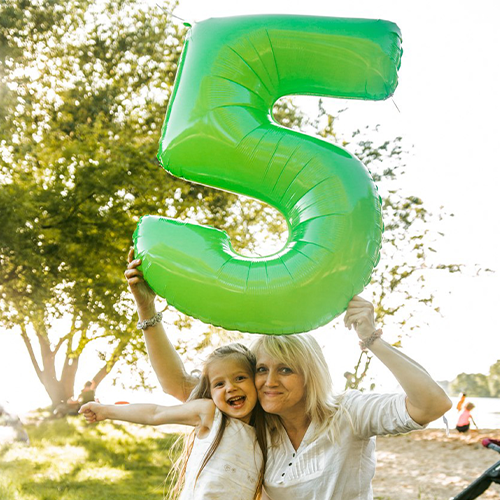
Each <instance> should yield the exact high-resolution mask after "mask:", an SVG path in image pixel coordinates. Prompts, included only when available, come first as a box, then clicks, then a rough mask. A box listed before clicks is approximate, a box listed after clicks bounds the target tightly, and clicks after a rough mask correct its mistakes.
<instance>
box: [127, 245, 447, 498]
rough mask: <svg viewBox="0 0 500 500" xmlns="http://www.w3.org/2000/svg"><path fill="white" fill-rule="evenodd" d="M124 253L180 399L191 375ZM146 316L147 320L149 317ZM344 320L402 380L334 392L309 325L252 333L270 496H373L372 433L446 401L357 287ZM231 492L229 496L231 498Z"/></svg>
mask: <svg viewBox="0 0 500 500" xmlns="http://www.w3.org/2000/svg"><path fill="white" fill-rule="evenodd" d="M139 265H140V260H134V258H133V252H132V251H131V252H130V254H129V265H128V269H127V271H126V272H125V276H126V278H127V280H128V283H129V286H130V290H131V291H132V294H133V296H134V298H135V301H136V304H137V311H138V314H139V320H140V321H141V322H143V321H146V323H142V324H145V325H147V327H146V328H144V336H145V339H146V344H147V347H148V352H149V356H150V360H151V363H152V365H153V368H154V370H155V372H156V374H157V376H158V379H159V381H160V383H161V385H162V387H163V390H164V391H165V392H166V393H168V394H171V395H173V396H175V397H176V398H178V399H180V400H181V401H185V400H186V399H187V398H188V397H189V394H190V392H191V390H192V388H193V386H194V382H195V379H193V377H191V376H190V375H189V374H188V373H187V372H186V370H185V368H184V366H183V363H182V361H181V359H180V357H179V356H178V355H177V352H176V351H175V349H174V347H173V345H172V344H171V343H170V341H169V340H168V338H167V336H166V333H165V330H164V328H163V326H162V324H161V321H155V320H152V321H150V320H151V318H156V319H157V318H158V316H157V313H156V310H155V306H154V293H153V292H152V290H151V289H150V288H149V287H148V286H147V284H146V283H145V281H144V279H143V276H142V273H141V272H140V271H139V270H138V269H137V267H138V266H139ZM148 321H149V322H148ZM344 322H345V325H346V327H347V328H349V329H352V328H354V330H355V331H356V333H357V335H358V337H359V340H360V344H361V347H362V348H363V349H369V350H370V351H371V352H372V353H373V354H374V355H375V356H376V357H377V358H378V359H379V360H380V361H381V362H382V363H384V364H385V366H387V368H388V369H389V370H390V371H391V372H392V373H393V374H394V376H395V378H396V379H397V380H398V382H399V383H400V385H401V387H402V388H403V391H404V393H402V394H372V393H368V394H363V393H360V392H358V391H350V392H347V393H345V394H343V395H334V394H333V393H332V389H331V388H332V382H331V378H330V375H329V372H328V368H327V364H326V360H325V358H324V356H323V353H322V352H321V349H320V347H319V346H318V344H317V342H316V341H315V340H314V338H313V337H312V336H310V335H291V336H281V337H271V336H262V337H258V338H257V340H256V342H255V343H254V345H253V347H252V350H253V351H254V353H255V355H256V358H257V366H256V375H255V385H256V388H257V393H258V398H259V401H260V404H261V406H262V408H263V409H264V411H265V412H267V414H268V415H267V417H266V420H267V422H268V427H269V429H268V435H269V439H268V449H267V466H266V471H265V476H264V489H265V493H266V494H267V496H268V498H270V499H272V500H290V499H292V498H293V499H294V500H302V499H304V500H305V499H307V500H354V499H356V500H370V499H372V498H373V493H372V487H371V480H372V478H373V476H374V473H375V440H374V437H375V436H377V435H383V434H397V433H401V432H409V431H412V430H416V429H421V428H423V427H424V426H425V425H427V424H428V423H430V422H432V421H433V420H436V419H438V418H439V417H441V416H442V415H444V413H446V411H448V410H449V409H450V408H451V401H450V399H449V398H448V397H447V395H446V394H445V393H444V391H443V390H442V389H441V387H440V386H439V385H438V384H437V383H436V382H435V381H434V380H433V379H432V378H431V376H430V375H429V374H428V373H427V371H425V370H424V369H423V368H422V367H421V366H420V365H419V364H418V363H416V362H415V361H413V360H412V359H410V358H408V357H407V356H406V355H404V354H403V353H402V352H401V351H400V350H398V349H395V348H393V347H392V346H391V345H389V344H388V343H387V342H385V341H384V340H383V339H382V338H381V331H380V330H377V329H376V327H375V320H374V310H373V306H372V304H371V303H369V302H367V301H366V300H364V299H362V298H361V297H354V298H353V299H352V301H351V302H350V303H349V306H348V309H347V311H346V314H345V317H344ZM237 498H238V497H237V495H236V496H235V497H234V500H236V499H237Z"/></svg>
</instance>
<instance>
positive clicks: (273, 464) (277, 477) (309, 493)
mask: <svg viewBox="0 0 500 500" xmlns="http://www.w3.org/2000/svg"><path fill="white" fill-rule="evenodd" d="M405 400H406V395H405V394H373V393H369V394H364V393H361V392H359V391H349V392H347V393H346V394H345V396H344V399H343V404H344V406H345V407H346V409H347V411H348V413H349V415H350V417H351V419H352V423H353V427H354V429H353V428H352V427H351V424H350V423H349V419H348V418H347V416H346V415H343V416H342V417H341V418H340V419H339V435H338V438H337V439H336V442H335V444H332V443H331V441H330V440H329V439H328V436H327V435H326V433H325V434H322V435H321V436H319V438H318V439H316V440H315V441H312V442H311V437H312V435H314V429H315V425H314V423H311V425H309V428H308V430H307V432H306V434H305V436H304V439H303V440H302V443H301V444H300V446H299V449H298V450H297V451H295V449H294V448H293V446H292V443H291V442H290V440H289V439H288V436H286V437H285V440H284V442H283V443H282V444H281V445H280V446H279V447H278V448H270V449H269V450H268V460H267V466H266V473H265V491H266V494H267V496H268V497H269V498H270V499H271V500H291V499H293V500H371V499H373V492H372V486H371V481H372V479H373V476H374V475H375V463H376V461H375V437H374V436H376V435H383V434H400V433H404V432H409V431H412V430H417V429H423V426H421V425H419V424H417V423H416V422H415V421H414V420H412V418H411V417H410V415H409V414H408V411H407V410H406V401H405ZM264 498H265V497H264Z"/></svg>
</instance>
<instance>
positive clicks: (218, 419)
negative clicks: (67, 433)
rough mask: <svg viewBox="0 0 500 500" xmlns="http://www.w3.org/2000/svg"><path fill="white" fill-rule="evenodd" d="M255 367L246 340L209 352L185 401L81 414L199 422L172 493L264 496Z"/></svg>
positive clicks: (245, 499) (249, 499)
mask: <svg viewBox="0 0 500 500" xmlns="http://www.w3.org/2000/svg"><path fill="white" fill-rule="evenodd" d="M255 368H256V359H255V355H254V354H253V353H252V352H250V350H249V349H247V348H246V347H245V346H243V345H242V344H230V345H226V346H223V347H220V348H219V349H216V350H215V351H214V352H213V353H212V354H211V355H210V356H209V358H208V360H207V361H206V363H205V365H204V367H203V371H202V373H201V376H200V378H199V379H198V384H197V385H196V387H195V388H194V390H193V392H192V393H191V395H190V398H189V400H188V402H186V403H184V404H182V405H176V406H159V405H154V404H131V405H101V404H97V403H87V404H85V405H83V406H82V407H81V408H80V413H82V414H83V416H84V417H85V418H86V419H87V422H89V423H93V422H99V421H101V420H105V419H112V420H124V421H126V422H134V423H137V424H144V425H164V424H182V425H191V426H193V427H194V431H193V433H192V435H191V438H187V439H186V445H185V449H184V453H183V455H182V459H183V460H182V459H181V460H182V462H183V463H182V465H181V466H180V472H179V480H178V482H177V485H176V486H175V487H174V490H173V491H172V492H171V495H170V496H169V498H172V497H173V498H179V499H180V500H198V499H201V498H205V499H209V498H214V499H215V498H217V499H221V500H224V499H234V498H238V500H256V499H260V498H261V494H262V482H263V478H264V468H265V461H264V459H263V453H262V450H266V449H267V446H266V442H265V423H264V414H263V412H262V408H261V407H260V405H259V403H258V399H257V389H256V388H255V384H254V376H255ZM181 490H182V491H181ZM179 494H180V496H179V497H177V495H179Z"/></svg>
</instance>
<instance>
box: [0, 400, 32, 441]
mask: <svg viewBox="0 0 500 500" xmlns="http://www.w3.org/2000/svg"><path fill="white" fill-rule="evenodd" d="M0 426H5V427H10V429H12V435H13V440H14V441H20V442H22V443H25V444H28V445H29V444H30V438H29V436H28V433H27V432H26V430H25V429H24V426H23V424H22V422H21V419H20V418H19V417H18V416H17V415H13V414H12V413H9V412H7V410H6V409H5V408H4V407H3V406H2V405H0Z"/></svg>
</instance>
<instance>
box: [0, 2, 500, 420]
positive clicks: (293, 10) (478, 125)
mask: <svg viewBox="0 0 500 500" xmlns="http://www.w3.org/2000/svg"><path fill="white" fill-rule="evenodd" d="M157 3H160V4H161V2H160V0H158V1H157ZM174 13H175V15H177V16H179V17H181V18H184V19H186V20H188V21H190V22H193V21H200V20H203V19H205V18H208V17H221V16H231V15H245V14H265V13H283V14H286V13H290V14H301V15H319V16H333V17H362V18H373V19H386V20H390V21H393V22H395V23H397V24H398V25H399V27H400V29H401V31H402V35H403V50H404V54H403V59H402V65H401V70H400V74H399V75H400V78H399V86H398V88H397V89H396V92H395V94H394V96H393V100H388V101H385V102H377V103H368V102H359V103H356V102H351V101H350V102H349V109H348V111H347V112H346V113H344V115H343V118H342V123H343V124H345V126H346V127H347V128H349V127H351V128H354V127H360V126H363V125H375V124H380V125H381V129H382V130H383V131H384V133H387V135H388V136H389V137H394V136H396V135H401V136H403V138H404V140H405V143H406V144H407V145H413V149H412V154H411V156H410V157H409V158H408V161H407V164H408V169H407V174H406V179H405V181H404V182H403V184H404V188H405V189H410V190H411V191H412V192H413V193H414V194H416V195H418V196H419V197H420V198H422V199H423V200H424V202H425V205H426V206H427V207H429V208H430V209H431V210H432V209H435V210H438V209H439V207H441V206H444V207H445V209H446V211H447V212H448V213H452V214H454V217H452V218H449V219H446V220H445V221H443V223H442V224H441V225H440V226H439V230H440V231H442V232H443V233H444V237H443V238H441V240H440V242H439V245H438V246H437V247H436V250H437V251H438V256H439V258H440V260H441V261H443V262H449V263H464V264H468V265H469V268H468V270H467V269H466V270H465V271H464V272H463V273H462V274H454V275H446V274H445V273H436V272H433V273H432V272H431V273H429V276H428V277H427V279H428V283H429V285H430V286H431V287H433V288H435V290H436V304H437V305H439V306H440V307H441V314H440V315H438V314H434V315H429V316H426V317H425V318H422V327H421V329H420V331H419V332H418V333H415V334H413V335H412V336H411V337H410V338H408V339H406V340H405V342H404V348H405V352H406V353H407V354H409V355H410V356H412V357H414V358H415V359H416V360H418V361H419V362H420V363H421V364H423V365H424V366H425V367H426V368H427V369H428V370H429V371H430V373H431V374H432V375H433V376H434V377H435V378H436V379H438V380H445V379H447V380H450V379H453V378H454V377H455V376H456V375H457V374H458V373H460V372H468V373H472V372H483V373H486V372H487V370H488V368H489V366H490V365H491V364H493V363H494V362H495V361H496V360H497V359H500V326H499V322H498V320H497V317H498V308H499V307H498V305H499V303H500V294H499V289H500V242H499V238H498V233H499V228H500V211H499V210H498V204H497V199H498V194H497V193H498V190H499V188H500V168H499V167H500V160H499V155H498V151H497V149H496V148H497V144H499V142H498V135H499V126H498V117H499V116H500V90H499V89H500V65H499V64H498V49H499V48H500V43H499V35H498V30H497V20H498V14H499V13H500V7H499V6H498V5H497V2H496V1H494V0H478V1H477V2H474V3H471V2H465V1H462V0H455V1H450V0H441V1H439V2H436V1H435V0H434V1H432V2H431V1H420V2H401V1H400V0H369V1H360V0H349V1H344V2H335V1H331V0H330V1H323V0H308V1H307V2H293V1H290V0H287V1H282V0H265V1H264V0H252V1H251V2H235V1H234V0H232V1H225V0H212V1H206V0H180V2H179V6H178V7H177V8H176V9H175V11H174ZM159 15H161V13H160V12H159ZM393 101H394V102H393ZM394 103H396V105H397V108H396V106H395V105H394ZM327 105H328V106H329V107H331V109H332V110H335V109H339V108H341V107H345V104H344V103H340V104H339V103H338V102H335V101H334V100H332V101H331V102H330V101H327ZM304 106H306V108H307V103H305V104H304ZM398 109H399V111H398ZM402 187H403V186H402ZM477 266H479V267H481V268H483V269H484V268H489V269H493V270H496V272H495V273H483V274H481V275H479V276H475V275H474V270H475V269H476V267H477ZM426 322H427V323H428V324H425V323H426ZM397 333H398V332H396V331H387V332H385V335H386V338H388V339H391V337H395V336H396V335H397ZM317 338H318V340H319V341H320V343H321V344H322V345H323V346H324V352H325V355H326V357H327V359H328V361H329V364H330V368H331V371H332V374H333V376H334V379H335V380H336V381H337V383H338V386H337V387H336V388H337V389H342V386H343V377H342V374H343V373H344V371H346V370H348V369H351V368H352V366H353V360H355V359H356V358H357V353H358V347H357V342H356V340H355V339H354V338H353V334H352V332H348V331H345V332H343V331H340V330H335V331H334V330H333V329H332V328H331V325H330V326H327V327H325V328H323V329H321V331H319V332H317ZM88 362H89V363H91V362H92V360H91V359H90V358H89V360H88ZM371 376H372V377H373V378H374V380H375V381H376V382H377V383H378V384H379V387H382V388H386V387H387V388H391V387H392V385H394V382H393V379H392V378H391V376H390V375H389V374H388V373H387V370H385V369H384V368H383V367H381V366H380V365H379V364H378V363H377V362H374V365H373V370H372V375H371ZM108 378H109V379H111V377H108ZM0 379H1V380H2V384H1V385H0V402H1V401H2V400H3V401H5V400H8V401H10V403H11V405H12V406H13V407H14V408H16V409H17V410H18V411H26V410H27V409H29V408H33V407H36V406H40V405H47V404H48V403H49V400H48V397H47V396H46V394H45V393H44V389H43V387H42V386H41V384H39V383H38V381H37V379H36V376H35V374H34V371H33V368H32V367H31V365H30V361H29V359H28V355H27V353H26V351H25V348H24V346H23V345H22V342H21V341H20V339H19V338H18V337H17V336H16V335H15V334H14V333H13V332H3V333H0ZM83 382H84V381H82V380H79V381H78V382H77V384H80V383H81V384H83ZM34 387H35V388H37V389H36V391H33V388H34ZM99 389H100V394H101V399H104V400H105V399H107V400H108V401H109V402H111V401H112V400H113V399H115V400H119V399H123V398H127V399H128V400H131V401H135V400H140V401H145V400H156V401H158V402H160V403H161V402H164V396H163V395H161V394H160V393H159V392H158V391H157V392H155V393H153V394H151V395H145V394H144V393H137V394H132V393H130V392H126V391H123V390H121V389H117V388H114V387H112V386H111V383H110V380H105V382H104V383H103V384H102V386H101V387H100V388H99Z"/></svg>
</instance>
